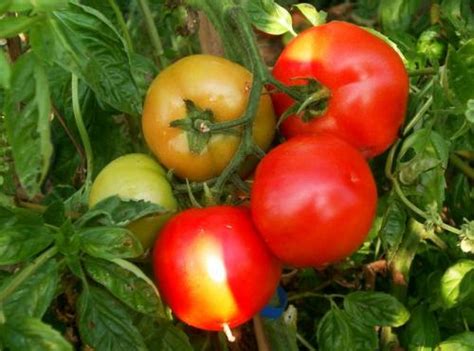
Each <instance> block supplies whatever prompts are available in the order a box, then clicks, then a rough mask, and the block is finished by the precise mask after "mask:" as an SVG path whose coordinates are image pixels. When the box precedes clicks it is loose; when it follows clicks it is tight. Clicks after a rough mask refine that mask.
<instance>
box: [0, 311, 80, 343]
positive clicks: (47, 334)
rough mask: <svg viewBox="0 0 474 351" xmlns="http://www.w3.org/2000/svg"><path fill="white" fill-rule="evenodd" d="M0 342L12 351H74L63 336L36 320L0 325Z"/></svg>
mask: <svg viewBox="0 0 474 351" xmlns="http://www.w3.org/2000/svg"><path fill="white" fill-rule="evenodd" d="M0 340H2V341H3V344H4V345H5V346H6V347H7V349H8V350H10V351H25V350H28V351H45V350H48V351H72V350H73V348H72V345H71V344H69V343H68V342H67V341H66V340H65V339H64V338H63V337H62V335H61V334H60V333H59V332H58V331H57V330H54V329H53V328H52V327H51V326H49V325H48V324H45V323H43V322H41V321H40V320H39V319H35V318H22V319H16V320H11V321H9V322H8V323H7V324H3V325H1V324H0Z"/></svg>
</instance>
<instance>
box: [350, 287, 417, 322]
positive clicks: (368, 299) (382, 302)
mask: <svg viewBox="0 0 474 351" xmlns="http://www.w3.org/2000/svg"><path fill="white" fill-rule="evenodd" d="M344 308H345V310H346V311H347V313H348V314H349V315H350V317H351V318H353V319H355V320H358V321H359V322H360V323H362V324H367V325H369V326H387V327H388V326H391V327H399V326H401V325H403V324H405V323H406V322H407V321H408V319H409V318H410V313H409V312H408V310H407V309H406V308H405V306H403V305H402V304H401V303H400V302H399V301H398V300H397V299H396V298H395V297H393V296H392V295H389V294H385V293H381V292H369V291H356V292H353V293H350V294H348V295H347V296H346V298H345V299H344Z"/></svg>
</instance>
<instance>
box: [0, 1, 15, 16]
mask: <svg viewBox="0 0 474 351" xmlns="http://www.w3.org/2000/svg"><path fill="white" fill-rule="evenodd" d="M12 1H13V0H3V1H2V2H1V3H0V15H3V14H4V13H5V12H7V11H8V9H9V8H10V6H11V3H12Z"/></svg>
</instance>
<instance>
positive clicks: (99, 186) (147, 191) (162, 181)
mask: <svg viewBox="0 0 474 351" xmlns="http://www.w3.org/2000/svg"><path fill="white" fill-rule="evenodd" d="M113 195H117V196H119V197H120V198H122V199H124V200H136V201H138V200H143V201H148V202H152V203H155V204H157V205H161V206H163V207H164V208H165V209H166V210H168V211H169V212H171V213H168V214H163V215H154V216H149V217H144V218H140V219H138V220H136V221H134V222H132V223H130V224H129V225H128V229H130V230H131V231H132V232H133V233H134V234H135V235H136V236H137V238H138V239H139V240H140V242H141V243H142V246H143V248H144V249H145V250H146V249H148V248H150V247H151V246H152V245H153V242H154V240H155V236H156V233H157V232H158V231H159V230H160V228H161V227H162V226H163V225H164V223H165V222H166V221H167V220H168V219H169V218H170V216H171V215H172V213H173V212H175V211H176V210H177V209H178V203H177V201H176V199H175V197H174V195H173V190H172V189H171V185H170V183H169V182H168V180H167V179H166V172H165V170H164V168H163V167H161V166H160V165H159V164H158V163H157V162H156V161H155V160H153V159H152V158H151V157H149V156H147V155H144V154H128V155H124V156H121V157H119V158H117V159H115V160H113V161H112V162H110V163H109V164H108V165H107V166H105V167H104V168H103V169H102V170H101V171H100V173H99V174H98V175H97V177H96V179H95V180H94V182H93V184H92V187H91V191H90V193H89V207H93V206H94V205H95V204H96V203H98V202H100V201H101V200H104V199H105V198H107V197H110V196H113Z"/></svg>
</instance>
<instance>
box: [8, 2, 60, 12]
mask: <svg viewBox="0 0 474 351" xmlns="http://www.w3.org/2000/svg"><path fill="white" fill-rule="evenodd" d="M67 3H68V0H34V1H33V0H13V1H12V2H11V5H10V8H9V10H10V11H17V12H20V11H29V10H35V11H52V10H56V9H59V8H62V7H65V6H66V5H67Z"/></svg>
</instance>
